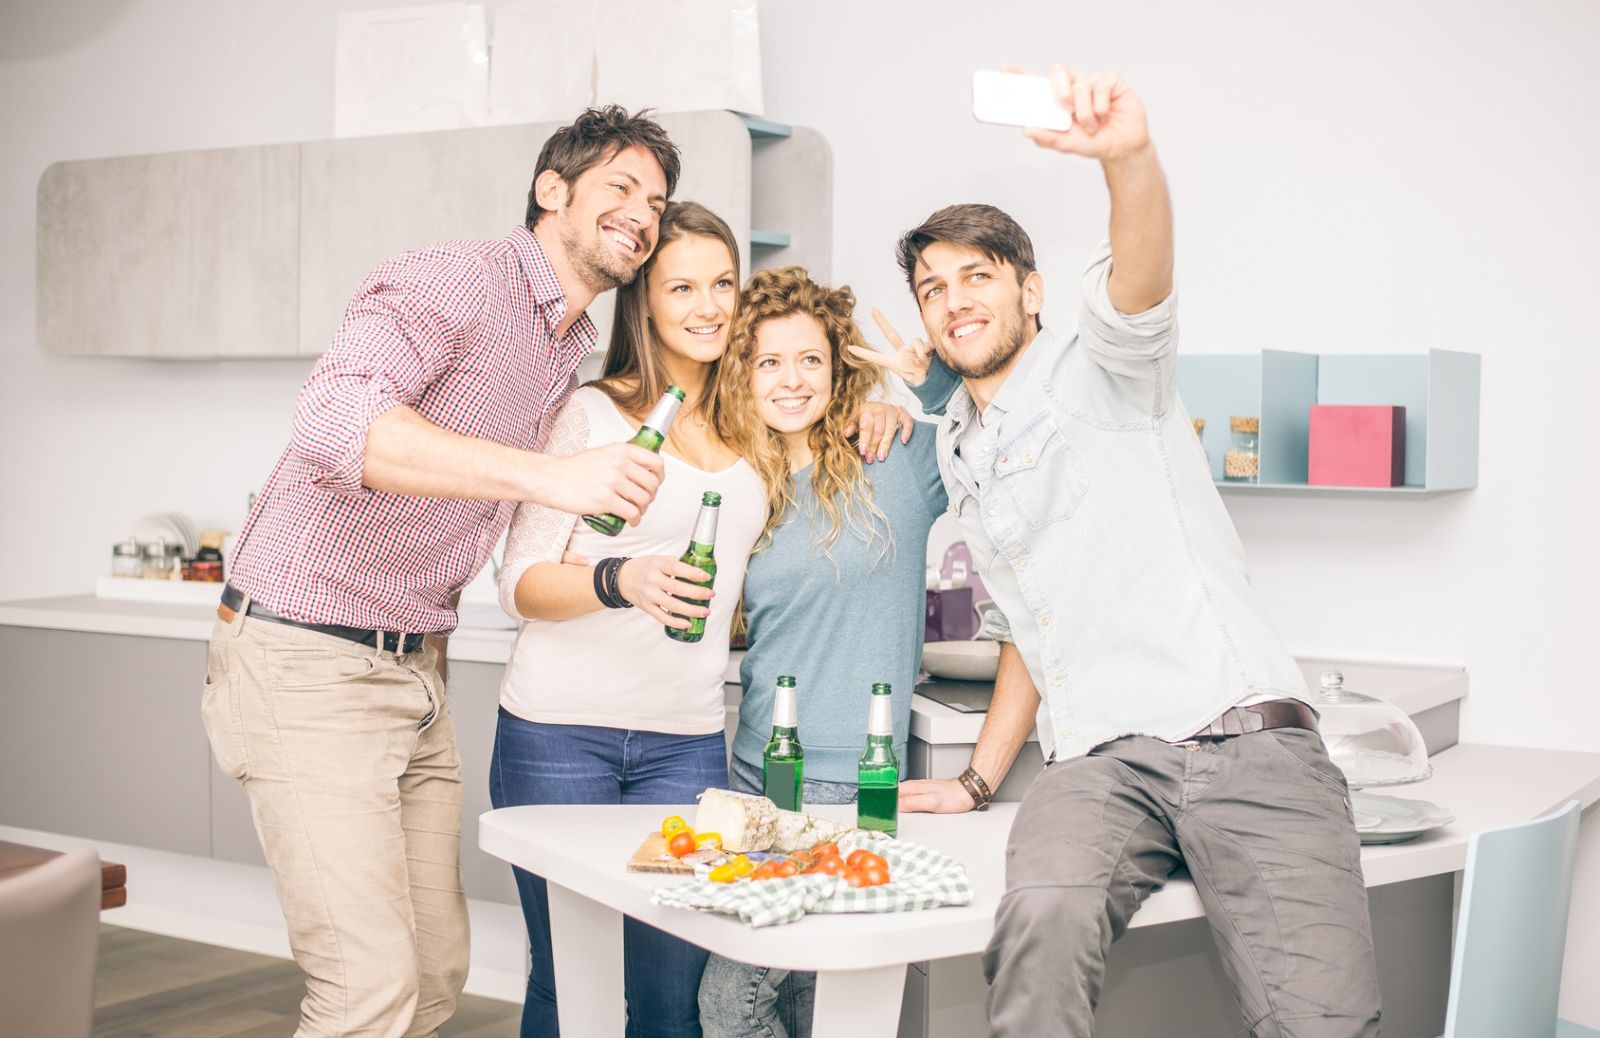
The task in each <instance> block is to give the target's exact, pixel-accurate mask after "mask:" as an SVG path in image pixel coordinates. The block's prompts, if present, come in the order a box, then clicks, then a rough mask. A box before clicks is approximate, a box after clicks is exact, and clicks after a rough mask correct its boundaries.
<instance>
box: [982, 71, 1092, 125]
mask: <svg viewBox="0 0 1600 1038" xmlns="http://www.w3.org/2000/svg"><path fill="white" fill-rule="evenodd" d="M972 117H973V118H974V119H976V120H978V121H979V122H980V123H999V124H1001V125H1003V126H1037V127H1039V128H1040V129H1044V130H1070V129H1072V113H1071V112H1070V111H1068V110H1067V109H1065V108H1063V107H1062V106H1061V102H1060V101H1058V100H1056V92H1055V90H1053V89H1052V88H1051V86H1050V80H1049V78H1048V77H1046V76H1030V75H1025V74H1024V73H1021V72H996V71H994V70H992V69H979V70H978V71H976V72H974V73H973V74H972Z"/></svg>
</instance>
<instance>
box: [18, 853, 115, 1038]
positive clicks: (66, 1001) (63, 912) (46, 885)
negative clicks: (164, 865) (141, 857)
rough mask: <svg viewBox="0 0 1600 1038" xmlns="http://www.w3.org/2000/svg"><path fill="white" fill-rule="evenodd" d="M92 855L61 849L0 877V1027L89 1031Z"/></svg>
mask: <svg viewBox="0 0 1600 1038" xmlns="http://www.w3.org/2000/svg"><path fill="white" fill-rule="evenodd" d="M99 946H100V857H99V855H97V854H96V853H95V852H94V851H93V850H91V849H84V850H76V851H69V852H68V853H66V854H63V855H61V856H60V857H58V858H51V859H50V860H49V861H47V862H45V863H44V864H42V865H37V866H34V867H33V868H30V869H27V870H25V871H21V872H18V873H15V874H12V875H10V876H9V877H7V878H4V879H0V1031H3V1032H4V1033H6V1034H15V1035H50V1036H51V1038H89V1034H90V1032H91V1031H92V1030H93V1028H94V968H95V957H96V955H97V953H98V951H99Z"/></svg>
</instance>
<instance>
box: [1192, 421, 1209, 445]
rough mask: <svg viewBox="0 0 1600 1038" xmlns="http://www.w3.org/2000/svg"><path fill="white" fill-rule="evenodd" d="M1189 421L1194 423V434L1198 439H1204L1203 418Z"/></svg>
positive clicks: (1204, 422)
mask: <svg viewBox="0 0 1600 1038" xmlns="http://www.w3.org/2000/svg"><path fill="white" fill-rule="evenodd" d="M1189 420H1190V421H1191V422H1193V423H1194V434H1195V435H1196V436H1198V437H1200V438H1201V439H1202V440H1203V439H1205V437H1206V420H1205V419H1204V418H1191V419H1189Z"/></svg>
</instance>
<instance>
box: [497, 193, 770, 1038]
mask: <svg viewBox="0 0 1600 1038" xmlns="http://www.w3.org/2000/svg"><path fill="white" fill-rule="evenodd" d="M738 285H739V248H738V244H737V242H736V241H735V239H734V236H733V232H732V231H730V230H729V229H728V225H727V224H726V223H724V222H723V221H722V220H721V219H719V218H718V217H717V216H716V215H715V214H714V213H712V212H711V211H709V210H708V209H706V208H705V207H703V206H700V205H696V204H695V203H693V202H673V203H669V204H668V206H667V208H666V211H665V212H664V213H663V215H662V217H661V223H660V238H659V244H658V246H657V248H656V251H655V253H654V255H652V256H651V257H650V259H649V261H648V262H646V263H645V265H644V266H643V268H641V270H640V272H639V276H638V277H637V278H636V279H635V280H634V282H633V283H632V284H630V285H626V286H624V287H623V288H620V289H618V291H617V310H616V322H615V325H614V326H613V329H612V334H611V345H610V349H609V351H608V352H607V354H606V360H605V365H604V368H603V372H604V374H603V375H602V377H601V378H600V379H599V380H598V381H596V382H592V383H590V384H588V385H586V386H583V387H581V388H580V389H578V390H577V391H576V392H574V393H573V395H572V398H571V400H570V401H568V403H567V404H566V406H565V407H564V408H563V409H562V411H561V414H560V416H559V418H557V420H556V421H555V423H554V426H553V427H552V428H551V430H550V432H549V433H548V435H547V438H546V448H545V449H546V450H547V451H548V452H549V453H552V454H569V453H574V452H576V451H579V450H583V449H585V448H586V447H589V446H593V445H596V444H600V443H612V442H619V441H623V440H627V439H628V438H630V437H632V436H633V434H634V432H635V431H636V430H637V429H638V427H639V424H640V422H641V421H642V420H643V419H644V418H645V416H646V415H647V413H648V412H649V411H650V409H651V407H652V406H653V405H654V404H655V403H656V401H658V400H659V399H660V398H661V396H662V394H663V393H664V392H665V391H666V388H667V386H669V385H673V386H678V387H680V388H681V389H682V390H683V392H684V400H683V404H682V407H681V410H680V411H679V413H678V417H677V420H676V421H675V422H674V423H673V424H672V427H671V429H670V431H669V432H668V433H667V437H666V442H665V443H664V444H663V445H662V450H661V453H662V455H663V458H664V465H665V469H666V474H665V478H664V479H663V480H662V483H661V488H660V490H659V491H658V492H657V494H656V498H655V500H654V501H653V502H652V503H651V505H650V507H649V509H648V510H647V511H646V512H645V515H644V517H643V518H642V519H641V520H640V521H639V523H638V525H636V526H626V527H624V528H623V529H622V531H621V533H619V534H618V535H617V536H615V537H606V536H603V535H601V534H600V533H597V532H595V531H594V530H591V529H590V528H589V527H588V526H587V525H585V524H584V523H581V522H578V517H577V516H575V515H571V514H569V513H565V512H559V511H556V510H554V509H550V508H543V507H539V506H534V505H521V506H519V507H518V509H517V513H516V516H515V517H514V518H513V519H512V523H511V533H510V537H509V539H508V541H507V546H506V561H505V565H504V567H503V568H502V570H501V575H500V597H501V602H502V604H503V605H504V606H505V608H506V609H507V611H508V612H511V613H512V614H513V615H516V616H519V617H521V618H523V621H524V622H523V624H522V627H521V629H520V630H519V631H518V633H517V641H516V644H515V647H514V648H513V650H512V654H511V659H510V662H509V663H508V664H507V666H506V673H505V678H504V681H503V683H502V685H501V689H500V717H499V723H498V726H497V729H496V733H495V749H494V758H493V761H492V764H491V770H490V780H489V781H490V797H491V800H492V802H493V803H494V806H496V807H503V806H510V805H517V804H580V803H582V804H616V803H634V804H637V803H646V804H649V803H657V804H684V803H693V802H694V798H695V797H696V796H697V795H698V794H699V793H700V792H701V791H703V790H705V789H706V788H707V787H713V786H723V785H726V783H727V765H726V758H725V755H724V754H725V743H724V737H723V731H724V727H725V723H726V712H725V707H724V700H723V672H724V670H725V669H726V667H727V661H728V631H729V625H730V623H731V621H732V618H733V612H734V606H735V604H736V603H737V602H738V599H739V590H738V589H739V585H740V582H741V581H742V580H743V578H744V564H745V559H746V558H747V557H748V556H749V554H750V549H751V547H752V546H753V545H754V544H755V541H756V538H757V537H758V536H759V535H760V533H761V530H762V527H763V525H764V523H765V521H766V516H767V501H766V493H765V488H764V486H763V484H762V481H761V478H760V476H758V475H757V474H756V472H755V471H754V470H753V469H752V468H751V467H750V465H749V464H748V463H746V462H745V461H744V459H743V458H742V457H741V456H740V452H739V451H738V450H736V449H735V448H734V447H733V446H731V445H730V443H731V441H730V440H729V439H728V438H727V436H726V435H725V434H724V433H723V432H722V428H721V426H722V423H720V422H718V421H717V418H718V400H717V397H716V396H715V394H714V392H713V389H714V387H715V385H716V381H717V371H718V367H719V364H720V362H721V359H722V356H723V353H724V351H725V349H726V346H727V341H728V332H729V329H730V326H731V324H732V321H733V318H734V311H735V308H736V305H737V302H738V295H739V290H738ZM706 491H715V492H717V493H719V494H720V495H721V497H722V505H721V509H720V512H721V514H720V521H719V524H718V527H717V531H716V548H717V561H718V564H719V567H720V570H719V572H718V574H717V582H716V587H715V589H714V591H713V593H712V595H713V597H711V598H710V599H709V601H708V600H706V592H705V590H704V589H702V588H701V587H699V585H698V584H696V583H694V581H698V580H703V579H704V574H703V573H702V572H701V571H700V570H698V569H695V568H693V567H690V566H686V565H684V564H682V563H680V562H678V555H679V553H680V552H682V551H683V549H684V546H685V545H686V544H687V543H688V541H689V537H690V534H691V532H692V530H693V529H694V526H695V519H696V515H697V513H698V511H699V508H700V502H701V495H702V494H703V493H704V492H706ZM566 553H571V554H572V555H576V556H581V557H583V558H584V559H586V560H587V561H586V563H585V564H584V565H570V564H564V563H563V562H562V559H563V556H564V554H566ZM615 559H625V560H626V561H623V562H621V563H620V565H619V564H618V563H616V562H614V561H612V560H615ZM618 565H619V568H617V569H616V571H615V583H614V589H613V586H612V585H610V584H608V583H606V582H605V581H604V580H598V581H597V579H596V569H597V567H605V569H604V570H602V572H601V576H602V577H605V576H606V574H608V573H609V572H610V568H611V567H612V566H618ZM613 591H614V593H613ZM673 596H683V597H686V598H689V599H692V600H693V603H686V602H683V601H679V600H678V599H677V598H674V597H673ZM635 606H636V607H637V608H630V607H635ZM688 616H703V617H706V628H705V635H704V637H703V639H702V640H700V641H698V642H683V641H677V640H674V639H672V638H668V637H667V636H666V632H665V631H664V630H663V627H670V628H677V629H682V628H686V627H688V626H689V622H688V620H687V619H686V617H688ZM514 871H515V875H516V880H517V890H518V894H519V895H520V897H521V900H522V908H523V915H524V916H525V917H526V919H527V924H528V939H529V943H530V945H531V948H532V964H533V965H532V970H531V971H530V975H529V978H528V990H527V998H526V1000H525V1002H524V1005H523V1016H522V1034H523V1035H524V1036H534V1035H538V1036H541V1038H543V1036H549V1035H555V1034H556V1033H557V1021H556V999H555V979H554V963H553V958H552V950H551V946H550V923H549V900H548V897H547V894H546V890H545V884H544V880H542V879H540V878H538V877H536V876H533V875H531V874H530V873H527V872H524V871H522V870H520V869H517V870H514ZM623 940H624V949H625V954H624V987H625V991H626V995H627V1001H628V1030H627V1033H628V1035H629V1036H630V1038H637V1036H644V1035H651V1036H663V1038H665V1036H671V1038H685V1036H690V1038H698V1035H699V1034H700V1026H699V1011H698V1007H697V1005H696V1001H695V996H696V992H697V991H698V989H699V984H700V971H701V969H702V967H703V966H704V963H705V957H706V954H705V952H704V951H702V950H700V949H699V948H696V947H694V946H693V945H690V944H688V943H686V942H684V941H680V940H678V939H677V938H675V937H670V936H668V935H667V934H664V933H662V932H661V931H659V930H655V929H653V928H651V927H649V926H646V925H644V924H643V923H639V922H637V921H635V920H631V919H630V920H627V921H626V922H625V924H624V928H623ZM578 1038H582V1036H578Z"/></svg>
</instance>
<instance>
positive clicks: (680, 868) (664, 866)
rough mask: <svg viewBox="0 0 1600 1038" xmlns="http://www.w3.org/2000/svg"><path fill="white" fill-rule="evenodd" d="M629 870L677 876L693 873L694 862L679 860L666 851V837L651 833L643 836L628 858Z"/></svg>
mask: <svg viewBox="0 0 1600 1038" xmlns="http://www.w3.org/2000/svg"><path fill="white" fill-rule="evenodd" d="M628 871H629V872H659V873H666V874H669V875H677V876H692V875H694V864H693V863H692V862H687V861H681V860H679V859H677V858H674V857H673V856H672V855H670V854H668V853H667V838H666V837H665V836H662V835H661V834H660V833H658V832H656V833H651V834H650V835H649V836H646V837H645V838H644V842H643V843H641V844H640V845H639V849H638V850H636V851H634V852H633V857H631V858H629V859H628Z"/></svg>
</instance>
